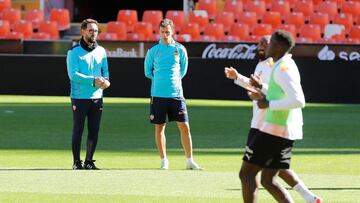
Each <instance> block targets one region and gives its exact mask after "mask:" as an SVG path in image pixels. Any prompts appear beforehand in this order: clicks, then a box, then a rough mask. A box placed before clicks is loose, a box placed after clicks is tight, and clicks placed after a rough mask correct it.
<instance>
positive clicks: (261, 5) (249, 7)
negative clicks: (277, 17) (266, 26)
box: [245, 0, 266, 18]
mask: <svg viewBox="0 0 360 203" xmlns="http://www.w3.org/2000/svg"><path fill="white" fill-rule="evenodd" d="M245 11H250V12H255V13H256V15H257V16H258V18H260V17H261V16H262V15H263V14H264V13H265V12H266V4H265V1H262V0H254V1H249V2H248V3H247V4H246V5H245Z"/></svg>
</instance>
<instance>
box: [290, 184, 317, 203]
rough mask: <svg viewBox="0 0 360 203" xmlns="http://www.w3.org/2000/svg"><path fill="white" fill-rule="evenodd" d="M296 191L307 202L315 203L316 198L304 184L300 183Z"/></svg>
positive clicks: (295, 188) (296, 186)
mask: <svg viewBox="0 0 360 203" xmlns="http://www.w3.org/2000/svg"><path fill="white" fill-rule="evenodd" d="M294 190H295V191H296V192H298V193H299V194H300V195H301V196H302V197H303V198H304V199H305V201H306V202H313V201H314V199H315V198H316V196H315V195H314V193H312V192H311V191H310V190H309V189H308V188H307V187H306V186H305V184H304V183H303V182H299V183H298V184H296V185H295V186H294Z"/></svg>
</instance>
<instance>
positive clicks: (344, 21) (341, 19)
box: [332, 13, 353, 30]
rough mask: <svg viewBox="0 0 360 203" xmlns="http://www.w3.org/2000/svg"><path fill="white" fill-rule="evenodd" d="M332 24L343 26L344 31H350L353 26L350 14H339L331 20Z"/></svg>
mask: <svg viewBox="0 0 360 203" xmlns="http://www.w3.org/2000/svg"><path fill="white" fill-rule="evenodd" d="M332 23H333V24H340V25H344V26H345V29H347V30H348V29H350V27H351V26H352V25H353V17H352V15H351V14H350V13H339V14H338V15H336V16H335V17H334V19H333V22H332Z"/></svg>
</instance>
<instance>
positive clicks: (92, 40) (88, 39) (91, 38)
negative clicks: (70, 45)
mask: <svg viewBox="0 0 360 203" xmlns="http://www.w3.org/2000/svg"><path fill="white" fill-rule="evenodd" d="M86 41H88V42H89V43H95V42H96V38H95V37H89V38H86Z"/></svg>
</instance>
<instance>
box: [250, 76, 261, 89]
mask: <svg viewBox="0 0 360 203" xmlns="http://www.w3.org/2000/svg"><path fill="white" fill-rule="evenodd" d="M250 85H251V86H254V87H256V88H259V89H261V88H262V86H263V85H262V81H261V78H260V75H258V74H251V76H250Z"/></svg>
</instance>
